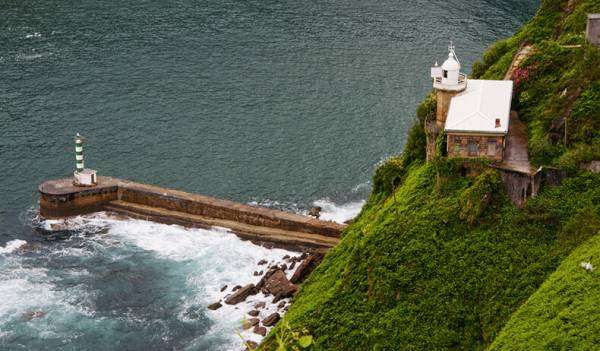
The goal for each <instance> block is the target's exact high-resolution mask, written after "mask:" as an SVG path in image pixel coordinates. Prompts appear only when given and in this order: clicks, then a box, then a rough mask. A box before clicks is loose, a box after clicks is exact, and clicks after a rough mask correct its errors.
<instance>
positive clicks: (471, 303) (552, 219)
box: [262, 0, 600, 350]
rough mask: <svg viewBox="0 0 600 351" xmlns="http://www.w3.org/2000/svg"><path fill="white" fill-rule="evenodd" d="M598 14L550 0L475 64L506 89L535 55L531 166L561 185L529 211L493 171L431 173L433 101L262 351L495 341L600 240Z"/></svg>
mask: <svg viewBox="0 0 600 351" xmlns="http://www.w3.org/2000/svg"><path fill="white" fill-rule="evenodd" d="M594 11H595V12H600V3H598V1H597V0H580V1H572V0H571V1H550V0H545V1H542V4H541V7H540V10H539V11H538V13H537V14H536V16H535V17H534V19H532V21H531V22H529V23H528V24H527V25H525V26H524V27H523V28H522V29H521V30H520V31H519V33H517V34H516V35H515V36H514V37H512V38H509V39H507V40H504V41H501V42H499V43H497V44H495V45H494V46H492V47H491V48H490V49H489V50H488V51H487V52H486V53H485V55H484V58H483V60H482V61H481V62H479V63H477V64H475V65H474V71H473V76H476V77H483V78H490V79H502V77H503V76H504V75H505V74H506V71H507V69H508V67H509V65H510V64H511V62H512V61H513V58H514V56H515V53H516V52H517V51H518V50H519V48H521V47H523V46H524V45H529V46H531V48H532V51H531V54H530V55H527V56H526V57H523V58H522V61H521V62H520V63H519V64H518V68H517V69H515V70H514V73H512V74H513V79H514V80H515V84H516V86H517V94H516V97H515V105H516V106H517V108H518V109H519V110H520V113H521V118H522V119H523V121H524V122H525V123H526V124H527V129H528V136H529V141H530V157H531V158H532V159H533V160H534V162H535V163H536V164H537V165H541V164H544V165H553V166H556V167H559V168H561V169H563V170H564V171H565V172H566V173H567V175H568V177H567V178H566V179H565V180H563V182H562V184H561V185H558V186H554V187H550V186H545V187H542V188H541V190H540V193H539V195H538V196H537V197H535V198H534V199H531V200H529V201H528V202H527V203H526V204H525V206H524V208H523V209H517V208H515V206H514V205H513V204H512V203H511V201H510V200H509V199H508V196H507V194H506V192H505V190H504V186H503V183H502V181H501V177H500V175H499V174H498V172H497V171H495V170H493V169H489V168H488V167H486V165H485V162H484V161H481V163H480V167H479V169H480V172H478V173H479V175H476V176H468V177H467V176H464V169H463V167H462V162H461V161H459V160H447V159H445V158H436V159H434V160H432V161H431V162H429V163H425V162H424V159H425V145H426V142H425V134H424V132H423V124H424V122H425V121H426V120H427V119H429V118H430V117H431V116H432V115H434V114H435V110H436V106H435V99H433V98H432V96H428V97H427V98H426V99H425V101H424V102H423V104H422V105H421V106H420V107H419V109H418V111H417V115H418V117H419V118H418V120H417V122H416V124H415V127H414V128H413V129H411V131H410V134H409V138H408V142H407V145H406V146H405V150H404V153H403V155H401V156H399V157H396V158H392V159H390V160H389V161H388V162H386V163H385V164H383V165H382V166H381V167H380V168H379V169H378V170H377V171H376V174H375V176H374V179H373V192H372V194H371V197H370V199H369V201H368V203H367V205H366V206H365V207H364V208H363V211H362V212H361V214H360V215H359V216H358V218H357V219H356V220H355V221H354V223H353V224H352V225H351V226H349V227H348V228H347V229H346V230H345V231H344V234H343V237H342V240H341V242H340V244H339V245H338V246H337V247H336V248H334V249H332V250H331V251H330V252H329V253H328V254H327V256H326V257H325V259H324V261H323V262H322V263H321V265H320V266H319V267H318V268H317V270H316V271H315V272H314V273H313V274H312V275H311V276H310V277H309V279H308V280H307V281H306V282H305V283H304V284H303V285H302V287H301V289H300V292H299V294H298V295H297V296H296V298H295V299H294V303H293V305H292V307H291V309H290V311H289V312H288V314H287V315H286V317H285V320H284V321H283V323H281V324H280V325H279V326H278V327H277V328H275V329H274V331H273V332H272V333H271V335H270V336H269V337H268V338H267V340H266V342H265V344H264V345H263V346H262V347H263V348H264V349H275V348H277V347H278V346H280V345H283V347H284V349H285V348H291V347H293V346H298V344H297V343H296V341H294V335H297V334H294V333H300V334H302V335H305V334H310V335H312V337H313V340H314V342H313V343H312V345H311V346H310V347H311V348H312V349H315V350H390V349H395V350H403V349H411V350H424V349H474V350H481V349H486V348H488V347H489V346H490V345H492V343H493V342H494V340H495V339H496V338H497V335H498V334H499V333H500V332H501V331H502V328H503V327H504V326H505V324H506V323H507V321H508V320H509V319H510V318H511V315H512V314H513V313H514V312H515V311H517V309H518V308H519V306H520V305H522V304H523V302H525V301H526V300H527V299H528V298H529V297H530V296H532V295H533V294H534V293H536V290H538V289H539V288H540V286H542V284H543V283H544V281H546V280H547V279H548V277H550V276H551V275H552V273H553V272H554V271H555V270H556V268H557V267H558V266H559V265H560V264H561V262H562V261H563V259H564V258H565V257H567V256H568V255H569V254H570V253H571V251H572V250H573V249H574V248H576V247H578V246H579V245H581V244H582V243H584V242H585V241H586V240H588V239H590V238H592V237H593V236H594V235H595V234H597V233H598V232H599V231H600V175H599V174H597V173H592V172H589V171H586V170H583V169H582V165H585V164H587V163H589V162H590V161H592V160H597V159H600V147H599V145H600V135H599V134H598V133H599V130H600V115H599V114H598V112H597V111H600V106H599V105H598V104H599V103H600V96H599V95H598V94H600V90H599V89H600V52H599V49H598V48H596V47H592V46H590V45H588V44H586V43H585V41H584V39H583V38H584V36H583V33H584V29H585V15H586V13H587V12H594ZM565 89H566V92H565ZM565 130H566V132H565ZM565 135H566V137H565ZM558 136H560V137H558ZM438 144H439V143H438ZM437 147H439V148H440V150H443V145H441V144H439V145H437ZM472 168H473V167H472ZM475 168H477V167H475ZM596 246H597V245H596ZM596 246H594V247H593V248H592V250H596ZM596 251H598V250H596ZM594 252H595V251H594ZM596 254H597V255H600V251H599V252H597V253H596ZM552 282H553V280H552V279H550V280H548V282H547V283H546V284H544V286H546V285H547V284H553V283H552ZM510 325H511V326H512V325H515V324H514V323H511V324H510ZM514 328H517V329H518V328H519V327H518V326H517V327H514ZM514 328H513V329H514ZM508 335H511V334H508ZM582 335H583V334H582ZM508 339H510V337H507V338H505V339H504V340H508ZM571 342H572V345H576V343H577V342H578V340H577V338H574V339H572V340H571ZM493 345H494V347H500V346H501V345H503V344H498V343H496V344H493ZM498 345H500V346H498ZM516 346H518V345H514V344H513V345H511V346H510V347H516ZM510 347H509V348H507V349H512V348H510ZM517 348H518V347H517ZM525 348H526V347H525Z"/></svg>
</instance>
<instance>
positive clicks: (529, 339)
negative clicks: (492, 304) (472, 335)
mask: <svg viewBox="0 0 600 351" xmlns="http://www.w3.org/2000/svg"><path fill="white" fill-rule="evenodd" d="M599 254H600V235H596V236H594V237H593V238H592V239H591V240H589V241H588V242H586V243H584V244H582V245H581V246H579V247H578V248H577V249H576V250H574V251H573V253H571V255H569V257H567V258H566V259H565V260H564V261H563V262H562V263H561V265H560V266H559V267H558V269H557V270H556V272H554V273H553V274H552V275H551V276H550V278H548V280H546V282H544V284H542V286H541V287H540V289H539V290H538V291H537V292H536V293H535V294H533V295H532V296H531V297H530V298H529V300H527V302H526V303H525V304H524V305H523V306H522V307H521V308H519V309H518V310H517V312H515V314H514V315H513V316H512V317H511V319H510V320H509V322H508V323H507V324H506V327H504V329H503V330H502V332H501V333H500V335H499V336H498V338H497V339H496V340H495V341H494V343H493V344H492V346H491V347H490V350H512V351H515V350H593V349H597V348H598V347H599V346H598V345H600V315H599V314H598V311H600V272H598V269H600V257H599V256H598V255H599ZM587 263H589V264H591V266H587V269H586V264H587Z"/></svg>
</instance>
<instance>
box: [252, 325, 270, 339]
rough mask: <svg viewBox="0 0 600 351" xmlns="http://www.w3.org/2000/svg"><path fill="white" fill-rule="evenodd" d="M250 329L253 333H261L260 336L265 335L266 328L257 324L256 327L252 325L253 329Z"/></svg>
mask: <svg viewBox="0 0 600 351" xmlns="http://www.w3.org/2000/svg"><path fill="white" fill-rule="evenodd" d="M252 331H253V332H254V334H258V335H262V336H265V335H267V328H265V327H261V326H258V325H257V326H256V327H254V329H253V330H252Z"/></svg>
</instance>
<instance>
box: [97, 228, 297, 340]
mask: <svg viewBox="0 0 600 351" xmlns="http://www.w3.org/2000/svg"><path fill="white" fill-rule="evenodd" d="M108 234H109V235H110V236H117V237H119V238H120V239H121V240H124V241H125V242H128V243H131V244H133V245H136V246H138V247H140V248H142V249H144V250H148V251H152V252H154V253H155V254H156V255H158V256H160V257H162V258H165V259H170V260H174V261H178V262H188V263H189V262H192V263H193V264H194V269H193V271H192V272H191V273H190V274H189V275H188V278H187V284H188V285H189V287H190V288H192V289H194V290H195V291H196V293H195V294H194V296H193V298H191V299H188V300H185V301H182V308H181V312H180V315H179V318H180V319H182V320H184V321H185V320H186V318H187V317H186V316H185V311H186V310H187V309H188V308H190V307H192V306H194V305H200V306H203V307H205V306H207V305H208V304H210V303H213V302H216V301H219V300H221V299H222V298H223V297H224V296H225V294H226V293H228V292H230V291H231V288H232V287H233V286H234V285H238V284H239V285H245V284H249V283H256V282H257V281H258V279H259V277H256V276H254V275H253V272H254V271H257V270H263V269H265V268H266V267H265V266H257V262H258V261H259V260H261V259H265V260H267V261H269V262H278V261H281V259H282V257H283V256H285V255H294V254H295V253H294V252H290V251H286V250H281V249H267V248H264V247H261V246H257V245H254V244H252V243H251V242H249V241H244V240H241V239H240V238H238V237H237V236H236V235H234V234H232V233H230V232H229V231H227V230H226V229H223V228H213V229H211V230H205V229H188V228H184V227H181V226H177V225H165V224H159V223H154V222H148V221H142V220H124V221H114V222H113V223H112V224H111V226H110V229H109V231H108ZM288 274H291V272H288ZM224 285H227V286H228V288H227V290H226V291H225V292H221V291H220V290H221V287H222V286H224ZM271 299H272V297H270V298H268V300H271ZM258 301H265V298H264V297H263V296H262V294H258V295H254V296H251V297H249V298H248V299H247V301H246V302H245V303H241V304H238V305H235V306H231V305H227V304H224V303H223V307H221V308H220V309H218V310H216V311H208V312H207V313H208V314H209V316H210V317H211V318H212V319H213V321H214V322H215V324H214V325H213V326H212V327H211V329H210V331H209V332H208V334H206V335H204V336H203V338H225V339H228V341H229V346H228V347H227V348H228V349H233V350H238V349H240V348H241V343H242V340H241V339H240V338H239V336H238V335H236V333H237V332H240V333H241V334H242V336H243V337H244V338H245V339H246V340H254V341H260V339H261V337H260V336H259V335H256V334H253V333H252V332H251V331H245V332H244V331H242V330H241V325H242V321H243V319H244V318H245V317H246V316H247V314H246V313H247V312H248V311H250V310H251V309H253V308H252V306H253V305H254V304H255V303H256V302H258ZM276 310H277V309H276V307H275V306H271V305H268V306H267V307H266V308H265V309H263V310H262V311H261V315H260V316H259V317H260V318H265V317H266V316H267V315H268V314H269V313H272V312H275V311H276Z"/></svg>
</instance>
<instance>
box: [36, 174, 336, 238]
mask: <svg viewBox="0 0 600 351" xmlns="http://www.w3.org/2000/svg"><path fill="white" fill-rule="evenodd" d="M38 190H39V192H40V215H41V216H42V217H45V218H50V219H56V218H64V217H70V216H76V215H82V214H88V213H92V212H98V211H105V210H107V211H113V212H117V213H121V214H125V215H128V216H130V217H134V218H142V219H147V220H153V221H157V222H163V223H172V224H181V225H187V226H194V227H204V228H208V227H211V226H221V227H225V228H229V229H231V230H232V231H233V232H234V233H236V234H238V235H239V236H241V237H243V238H247V239H251V240H253V241H257V242H272V243H277V244H283V245H280V246H286V245H285V244H291V245H293V246H297V247H313V248H315V247H317V248H319V247H325V248H329V247H332V246H334V245H335V244H336V243H337V241H338V238H339V237H340V234H341V231H342V230H343V229H344V228H345V225H343V224H339V223H335V222H330V221H320V220H317V219H315V218H313V217H309V216H303V215H299V214H295V213H289V212H284V211H279V210H275V209H270V208H264V207H259V206H250V205H246V204H242V203H237V202H233V201H229V200H223V199H217V198H213V197H210V196H205V195H199V194H191V193H187V192H183V191H178V190H172V189H166V188H161V187H157V186H152V185H147V184H141V183H135V182H130V181H126V180H120V179H116V178H110V177H98V184H97V185H95V186H93V187H78V186H75V185H73V182H72V179H58V180H50V181H47V182H44V183H42V184H41V185H40V186H39V188H38Z"/></svg>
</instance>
